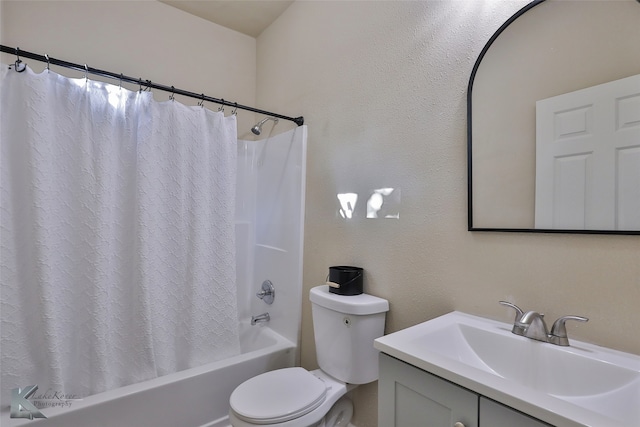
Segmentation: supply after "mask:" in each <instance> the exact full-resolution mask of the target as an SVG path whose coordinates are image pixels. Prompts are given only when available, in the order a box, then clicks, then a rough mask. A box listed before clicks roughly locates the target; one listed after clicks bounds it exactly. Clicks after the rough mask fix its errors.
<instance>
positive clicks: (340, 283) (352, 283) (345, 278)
mask: <svg viewBox="0 0 640 427" xmlns="http://www.w3.org/2000/svg"><path fill="white" fill-rule="evenodd" d="M363 277H364V270H363V269H362V268H360V267H350V266H346V265H339V266H335V267H329V280H328V281H327V284H328V285H329V292H331V293H333V294H338V295H360V294H361V293H362V292H363V285H362V283H363Z"/></svg>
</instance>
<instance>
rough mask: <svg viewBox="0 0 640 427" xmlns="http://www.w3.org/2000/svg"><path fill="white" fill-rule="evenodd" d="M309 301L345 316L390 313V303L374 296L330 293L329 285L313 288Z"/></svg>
mask: <svg viewBox="0 0 640 427" xmlns="http://www.w3.org/2000/svg"><path fill="white" fill-rule="evenodd" d="M309 299H310V300H311V302H312V303H314V304H318V305H319V306H321V307H325V308H328V309H330V310H333V311H337V312H340V313H345V314H357V315H365V314H376V313H384V312H386V311H389V301H387V300H386V299H383V298H378V297H374V296H373V295H368V294H360V295H349V296H347V295H338V294H333V293H331V292H329V286H328V285H322V286H316V287H315V288H311V292H310V293H309Z"/></svg>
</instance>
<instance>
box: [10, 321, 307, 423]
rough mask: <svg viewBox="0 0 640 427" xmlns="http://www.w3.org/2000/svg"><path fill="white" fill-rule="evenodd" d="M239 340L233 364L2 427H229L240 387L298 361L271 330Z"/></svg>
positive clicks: (249, 330)
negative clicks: (234, 393) (233, 397)
mask: <svg viewBox="0 0 640 427" xmlns="http://www.w3.org/2000/svg"><path fill="white" fill-rule="evenodd" d="M240 338H241V348H242V354H240V355H239V356H236V357H233V358H231V359H226V360H222V361H219V362H213V363H210V364H207V365H204V366H201V367H198V368H192V369H187V370H184V371H181V372H176V373H174V374H170V375H166V376H163V377H160V378H155V379H152V380H149V381H144V382H141V383H137V384H132V385H128V386H126V387H121V388H119V389H116V390H110V391H106V392H104V393H99V394H95V395H93V396H89V397H87V398H84V399H82V400H80V401H74V402H72V403H71V406H70V407H69V408H49V409H42V410H41V411H42V413H43V414H44V415H45V416H47V419H41V420H28V419H17V418H10V417H9V411H8V408H3V411H2V415H1V417H0V425H2V427H14V426H27V425H28V426H34V427H146V426H149V427H227V426H229V422H228V417H227V413H228V410H229V406H228V405H229V396H230V395H231V392H232V391H233V390H234V389H235V388H236V387H237V386H238V385H239V384H240V383H242V382H243V381H245V380H247V379H249V378H251V377H253V376H256V375H258V374H260V373H262V372H266V371H270V370H273V369H279V368H285V367H289V366H293V364H294V361H295V345H294V344H293V343H291V342H290V341H288V340H287V339H285V338H283V337H282V336H280V335H278V334H277V333H276V332H274V331H273V330H271V329H270V328H269V327H265V326H262V325H256V326H249V325H246V326H244V325H243V327H242V328H241V333H240ZM41 391H44V390H38V392H41ZM2 392H8V391H7V390H2Z"/></svg>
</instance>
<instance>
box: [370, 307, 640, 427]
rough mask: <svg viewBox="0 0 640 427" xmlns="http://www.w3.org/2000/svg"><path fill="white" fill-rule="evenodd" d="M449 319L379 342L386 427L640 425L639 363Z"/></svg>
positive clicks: (506, 327) (466, 318)
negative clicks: (427, 426)
mask: <svg viewBox="0 0 640 427" xmlns="http://www.w3.org/2000/svg"><path fill="white" fill-rule="evenodd" d="M512 327H513V325H510V324H506V323H501V322H496V321H493V320H489V319H484V318H481V317H477V316H472V315H469V314H465V313H460V312H452V313H449V314H446V315H444V316H441V317H438V318H436V319H433V320H430V321H427V322H424V323H421V324H419V325H416V326H412V327H410V328H407V329H404V330H401V331H398V332H395V333H393V334H389V335H386V336H384V337H381V338H378V339H376V340H375V341H374V347H375V348H377V349H378V350H380V351H381V354H380V355H379V357H380V375H379V382H378V399H379V405H378V422H379V425H381V426H385V427H415V426H418V425H420V426H422V425H425V424H426V423H428V424H427V425H429V426H435V427H445V426H446V427H486V426H491V427H513V426H518V427H548V426H557V427H581V426H582V427H584V426H590V427H614V426H617V427H623V426H625V427H629V426H636V425H640V408H639V407H638V405H637V402H638V399H640V356H636V355H633V354H628V353H622V352H619V351H616V350H611V349H607V348H603V347H599V346H596V345H592V344H589V343H584V342H580V341H575V340H572V341H571V345H570V346H559V345H553V344H550V343H546V342H540V341H536V340H532V339H529V338H526V337H524V336H519V335H515V334H513V333H512V332H511V330H512Z"/></svg>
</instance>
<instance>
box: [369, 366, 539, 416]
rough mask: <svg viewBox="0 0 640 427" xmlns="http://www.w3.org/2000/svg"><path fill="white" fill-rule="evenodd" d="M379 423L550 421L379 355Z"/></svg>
mask: <svg viewBox="0 0 640 427" xmlns="http://www.w3.org/2000/svg"><path fill="white" fill-rule="evenodd" d="M378 399H379V403H378V424H379V425H381V426H390V427H414V426H416V425H417V424H416V423H417V422H419V421H424V420H429V421H430V422H432V423H433V424H432V425H434V426H437V427H452V426H453V427H478V426H491V427H514V426H518V427H548V426H550V424H547V423H544V422H542V421H540V420H537V419H534V418H532V417H530V416H528V415H525V414H523V413H522V412H519V411H516V410H514V409H512V408H509V407H508V406H505V405H502V404H500V403H497V402H495V401H493V400H491V399H488V398H486V397H485V396H482V395H481V394H478V393H475V392H473V391H471V390H468V389H466V388H464V387H461V386H459V385H457V384H454V383H451V382H449V381H446V380H444V379H442V378H440V377H438V376H436V375H433V374H430V373H428V372H426V371H423V370H422V369H419V368H416V367H415V366H412V365H409V364H408V363H405V362H402V361H400V360H398V359H395V358H393V357H390V356H388V355H386V354H384V353H381V354H380V378H379V380H378Z"/></svg>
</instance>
